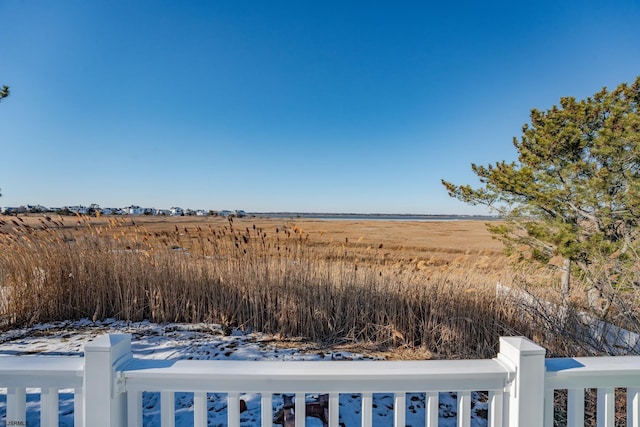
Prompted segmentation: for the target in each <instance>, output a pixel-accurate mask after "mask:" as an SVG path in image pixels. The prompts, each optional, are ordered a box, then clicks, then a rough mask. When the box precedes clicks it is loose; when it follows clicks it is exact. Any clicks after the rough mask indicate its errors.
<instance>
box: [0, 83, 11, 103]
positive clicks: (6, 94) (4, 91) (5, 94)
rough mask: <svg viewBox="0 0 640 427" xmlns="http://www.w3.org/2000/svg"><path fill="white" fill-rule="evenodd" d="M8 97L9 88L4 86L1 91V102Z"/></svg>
mask: <svg viewBox="0 0 640 427" xmlns="http://www.w3.org/2000/svg"><path fill="white" fill-rule="evenodd" d="M7 96H9V86H2V89H0V101H2V98H6V97H7Z"/></svg>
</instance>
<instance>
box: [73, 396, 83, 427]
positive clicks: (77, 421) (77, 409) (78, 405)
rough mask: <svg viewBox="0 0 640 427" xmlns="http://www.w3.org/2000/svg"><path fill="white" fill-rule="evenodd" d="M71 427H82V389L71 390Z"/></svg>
mask: <svg viewBox="0 0 640 427" xmlns="http://www.w3.org/2000/svg"><path fill="white" fill-rule="evenodd" d="M73 425H74V426H76V427H83V426H84V391H83V390H82V387H76V388H75V389H73Z"/></svg>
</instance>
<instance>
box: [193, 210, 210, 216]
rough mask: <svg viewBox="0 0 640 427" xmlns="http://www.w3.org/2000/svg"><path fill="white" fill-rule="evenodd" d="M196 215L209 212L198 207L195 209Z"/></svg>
mask: <svg viewBox="0 0 640 427" xmlns="http://www.w3.org/2000/svg"><path fill="white" fill-rule="evenodd" d="M196 215H197V216H207V215H209V212H208V211H205V210H203V209H198V210H197V211H196Z"/></svg>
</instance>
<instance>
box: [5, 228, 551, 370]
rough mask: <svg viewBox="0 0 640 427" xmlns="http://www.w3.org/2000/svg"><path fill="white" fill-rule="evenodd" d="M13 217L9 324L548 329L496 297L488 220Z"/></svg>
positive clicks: (435, 345) (411, 333) (465, 349)
mask: <svg viewBox="0 0 640 427" xmlns="http://www.w3.org/2000/svg"><path fill="white" fill-rule="evenodd" d="M5 220H6V222H3V223H2V224H0V230H1V231H2V234H1V235H0V291H1V292H2V294H3V304H2V306H1V307H0V316H1V321H2V325H3V326H4V327H13V326H20V325H24V324H30V323H34V322H44V321H52V320H61V319H78V318H86V317H88V318H93V319H103V318H107V317H116V318H119V319H126V320H132V321H133V320H142V319H148V320H151V321H155V322H201V321H207V322H215V323H221V324H223V325H225V326H227V327H228V328H236V327H237V328H249V329H253V330H259V331H263V332H267V333H275V334H280V335H282V336H287V337H292V336H294V337H304V338H305V339H309V340H313V341H316V342H320V343H325V344H327V343H330V344H333V345H339V344H342V345H354V344H357V345H360V346H368V347H370V348H372V349H373V348H374V347H375V348H376V349H377V350H382V351H383V350H388V349H395V353H396V354H398V355H400V356H399V357H403V358H415V357H428V356H430V355H433V356H434V357H492V356H494V355H495V353H496V350H497V343H498V337H499V336H500V335H505V334H508V335H513V334H522V335H527V336H529V337H535V336H537V335H538V336H547V335H544V334H540V333H538V332H537V328H538V327H539V325H537V324H536V321H535V319H532V318H530V317H529V316H527V315H526V313H523V312H522V310H521V307H519V306H518V305H517V304H514V303H513V301H508V300H505V299H503V298H500V297H498V296H496V291H495V284H496V282H497V281H500V280H502V281H504V280H508V278H507V276H506V275H505V272H506V271H507V269H506V265H507V264H506V260H505V259H504V257H503V256H502V255H501V252H500V244H499V243H497V242H496V241H493V240H492V239H491V237H490V235H489V234H488V232H487V231H486V230H485V228H484V224H482V223H479V222H450V223H401V222H367V221H364V222H352V221H312V220H300V221H296V222H295V223H293V222H284V221H282V220H265V219H243V220H238V219H236V220H235V221H234V222H228V221H227V220H225V219H219V218H205V219H202V218H177V219H157V218H145V217H140V218H139V217H136V218H134V219H133V220H132V219H130V218H129V219H118V218H111V219H108V218H98V219H90V218H80V217H77V218H55V219H50V218H48V217H24V218H12V219H8V218H5ZM545 339H546V338H545ZM403 354H404V355H403Z"/></svg>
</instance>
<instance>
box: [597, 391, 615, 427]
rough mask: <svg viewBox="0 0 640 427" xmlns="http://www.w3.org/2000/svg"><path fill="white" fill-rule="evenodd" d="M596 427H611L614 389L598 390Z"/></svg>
mask: <svg viewBox="0 0 640 427" xmlns="http://www.w3.org/2000/svg"><path fill="white" fill-rule="evenodd" d="M596 418H597V423H598V427H613V426H614V418H615V389H613V388H611V387H605V388H599V389H598V412H597V416H596Z"/></svg>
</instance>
